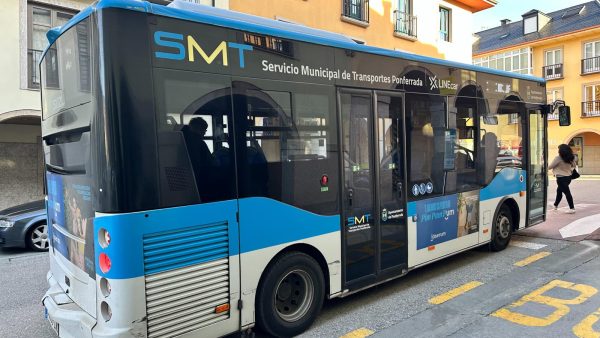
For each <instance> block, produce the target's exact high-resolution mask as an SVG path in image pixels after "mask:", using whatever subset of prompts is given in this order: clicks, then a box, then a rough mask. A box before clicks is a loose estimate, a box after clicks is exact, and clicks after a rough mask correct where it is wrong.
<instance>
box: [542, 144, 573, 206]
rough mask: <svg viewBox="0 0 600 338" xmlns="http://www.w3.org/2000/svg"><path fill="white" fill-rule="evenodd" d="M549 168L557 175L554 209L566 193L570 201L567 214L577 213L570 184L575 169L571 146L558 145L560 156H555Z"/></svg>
mask: <svg viewBox="0 0 600 338" xmlns="http://www.w3.org/2000/svg"><path fill="white" fill-rule="evenodd" d="M548 169H552V173H553V174H554V176H556V183H557V185H558V188H556V201H555V202H554V210H557V209H558V204H559V203H560V200H561V199H562V195H563V194H565V197H566V198H567V202H568V203H569V210H568V211H567V214H574V213H575V205H574V204H573V196H571V190H570V189H569V184H571V174H572V173H573V169H575V156H574V155H573V151H572V150H571V147H569V146H568V145H567V144H561V145H559V146H558V156H556V157H555V158H554V160H553V161H552V163H550V165H549V166H548Z"/></svg>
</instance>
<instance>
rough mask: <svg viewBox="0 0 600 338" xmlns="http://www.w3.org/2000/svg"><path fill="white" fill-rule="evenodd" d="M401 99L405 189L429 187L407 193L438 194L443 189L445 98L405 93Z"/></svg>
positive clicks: (413, 195)
mask: <svg viewBox="0 0 600 338" xmlns="http://www.w3.org/2000/svg"><path fill="white" fill-rule="evenodd" d="M405 98H406V118H407V124H406V125H407V135H406V136H407V149H408V152H409V153H408V154H407V155H408V156H407V159H408V168H409V170H408V173H409V176H408V182H409V188H411V187H415V186H416V187H419V186H421V185H422V186H427V185H430V184H431V185H432V186H433V190H432V191H431V192H424V193H423V192H421V191H424V190H423V189H421V191H419V190H418V189H417V190H416V191H417V193H416V194H415V191H413V192H412V193H411V194H409V196H410V197H411V198H417V197H418V198H422V197H427V196H435V195H440V194H442V193H443V192H444V176H445V172H444V163H443V162H444V153H445V143H444V142H445V134H446V108H447V102H446V97H445V96H440V95H426V94H413V93H407V94H406V96H405ZM409 191H411V190H410V189H409Z"/></svg>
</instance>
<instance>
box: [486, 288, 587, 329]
mask: <svg viewBox="0 0 600 338" xmlns="http://www.w3.org/2000/svg"><path fill="white" fill-rule="evenodd" d="M553 288H563V289H569V290H573V291H576V292H578V293H579V296H577V297H575V298H571V299H561V298H554V297H550V296H546V295H544V293H545V292H547V291H549V290H551V289H553ZM597 292H598V290H597V289H596V288H594V287H592V286H589V285H585V284H575V283H571V282H565V281H562V280H558V279H555V280H553V281H551V282H550V283H548V284H546V285H544V286H542V287H541V288H539V289H537V290H535V291H533V292H531V293H529V294H527V295H525V296H523V297H522V298H521V299H519V300H518V301H516V302H514V303H512V304H510V305H508V306H507V307H504V308H501V309H500V310H498V311H496V312H494V313H492V316H494V317H498V318H502V319H505V320H508V321H510V322H513V323H516V324H521V325H525V326H537V327H541V326H548V325H550V324H552V323H554V322H556V321H557V320H559V319H561V318H562V317H564V316H565V315H566V314H567V313H569V311H571V308H570V307H569V305H577V304H581V303H583V302H585V301H586V300H588V299H589V298H590V297H592V296H593V295H595V294H596V293H597ZM526 303H538V304H543V305H547V306H549V307H553V308H555V310H554V312H552V313H550V314H549V315H547V316H545V317H536V316H529V315H526V314H523V313H519V312H513V311H511V310H509V308H512V309H514V308H519V307H521V306H523V305H525V304H526ZM584 325H585V324H584Z"/></svg>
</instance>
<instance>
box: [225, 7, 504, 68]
mask: <svg viewBox="0 0 600 338" xmlns="http://www.w3.org/2000/svg"><path fill="white" fill-rule="evenodd" d="M229 4H230V8H231V9H232V10H235V11H240V12H245V13H248V14H253V15H258V16H262V17H266V18H271V19H276V20H282V21H288V22H292V23H298V24H302V25H306V26H309V27H312V28H319V29H323V30H327V31H331V32H336V33H341V34H344V35H347V36H349V37H351V38H352V39H354V41H356V42H358V43H365V44H368V45H372V46H378V47H383V48H387V49H395V50H401V51H405V52H410V53H415V54H420V55H427V56H431V57H437V58H442V59H447V60H453V61H459V62H465V63H470V62H471V43H472V34H471V23H472V14H473V13H475V12H478V11H482V10H485V9H488V8H491V7H493V6H495V5H496V0H419V1H417V0H327V1H319V0H230V1H229Z"/></svg>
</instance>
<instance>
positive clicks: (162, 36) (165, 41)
mask: <svg viewBox="0 0 600 338" xmlns="http://www.w3.org/2000/svg"><path fill="white" fill-rule="evenodd" d="M183 41H184V37H183V34H178V33H171V32H164V31H156V32H154V43H155V44H157V45H158V46H161V47H166V48H170V49H171V51H165V50H163V51H159V52H155V53H154V55H155V56H156V57H157V58H159V59H169V60H184V59H185V58H186V45H184V44H183ZM185 41H186V42H187V59H188V61H189V62H195V61H196V54H199V55H200V56H201V57H202V59H203V60H204V62H206V63H207V64H209V65H210V64H211V63H213V61H215V59H216V58H217V57H218V56H219V55H221V60H222V64H223V66H225V67H227V66H229V57H228V54H227V50H228V49H237V50H238V60H239V66H240V68H244V67H245V66H246V65H245V62H244V52H246V51H248V52H250V51H252V50H253V48H252V46H250V45H245V44H241V43H235V42H227V41H221V43H219V44H218V45H217V48H215V49H214V50H213V52H212V53H211V54H210V55H208V54H207V53H206V52H205V51H204V49H203V48H202V46H200V44H199V43H198V41H196V39H194V37H193V36H191V35H188V36H186V39H185Z"/></svg>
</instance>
